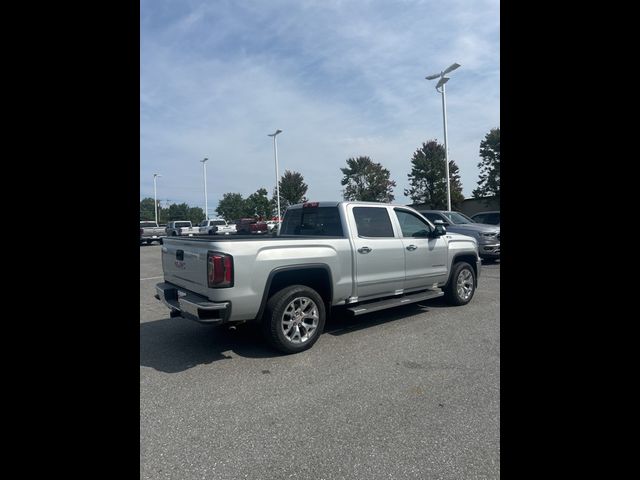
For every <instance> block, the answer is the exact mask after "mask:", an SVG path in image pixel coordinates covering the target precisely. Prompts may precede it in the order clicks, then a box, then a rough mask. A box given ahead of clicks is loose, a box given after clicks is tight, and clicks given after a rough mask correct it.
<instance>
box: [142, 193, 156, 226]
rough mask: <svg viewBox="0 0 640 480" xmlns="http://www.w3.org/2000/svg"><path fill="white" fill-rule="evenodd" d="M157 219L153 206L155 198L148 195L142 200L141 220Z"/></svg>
mask: <svg viewBox="0 0 640 480" xmlns="http://www.w3.org/2000/svg"><path fill="white" fill-rule="evenodd" d="M155 219H156V212H155V209H154V208H153V198H150V197H147V198H144V199H142V200H140V220H149V221H153V220H155Z"/></svg>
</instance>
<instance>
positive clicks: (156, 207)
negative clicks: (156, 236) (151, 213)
mask: <svg viewBox="0 0 640 480" xmlns="http://www.w3.org/2000/svg"><path fill="white" fill-rule="evenodd" d="M161 176H162V175H160V174H159V173H154V174H153V206H154V208H155V211H156V224H157V223H158V191H157V188H156V179H157V178H158V177H161Z"/></svg>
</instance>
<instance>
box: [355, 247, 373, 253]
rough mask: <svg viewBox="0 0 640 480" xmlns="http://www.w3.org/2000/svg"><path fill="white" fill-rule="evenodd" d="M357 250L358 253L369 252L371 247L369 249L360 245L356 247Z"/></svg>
mask: <svg viewBox="0 0 640 480" xmlns="http://www.w3.org/2000/svg"><path fill="white" fill-rule="evenodd" d="M358 251H359V252H360V253H369V252H370V251H371V249H370V248H369V247H360V248H359V249H358Z"/></svg>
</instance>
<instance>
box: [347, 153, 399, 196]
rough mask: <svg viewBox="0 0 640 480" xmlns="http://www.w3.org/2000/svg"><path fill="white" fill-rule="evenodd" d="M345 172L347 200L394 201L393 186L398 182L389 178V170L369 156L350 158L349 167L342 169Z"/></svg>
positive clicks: (348, 160)
mask: <svg viewBox="0 0 640 480" xmlns="http://www.w3.org/2000/svg"><path fill="white" fill-rule="evenodd" d="M340 170H341V171H342V173H343V174H344V177H342V182H341V184H342V185H345V186H346V188H345V189H344V191H343V196H344V199H345V200H362V201H367V202H392V201H393V200H394V198H395V197H394V196H393V193H392V192H393V187H395V186H396V182H395V181H393V180H389V175H390V173H389V170H387V169H386V168H384V167H383V166H382V165H380V164H379V163H373V161H371V159H370V158H369V157H357V158H348V159H347V167H346V168H341V169H340Z"/></svg>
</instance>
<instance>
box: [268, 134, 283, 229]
mask: <svg viewBox="0 0 640 480" xmlns="http://www.w3.org/2000/svg"><path fill="white" fill-rule="evenodd" d="M279 133H282V130H280V129H278V130H276V132H275V133H270V134H269V135H267V136H268V137H273V154H274V156H275V157H276V197H278V224H280V174H279V173H278V142H277V141H276V137H277V136H278V134H279Z"/></svg>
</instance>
